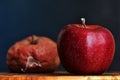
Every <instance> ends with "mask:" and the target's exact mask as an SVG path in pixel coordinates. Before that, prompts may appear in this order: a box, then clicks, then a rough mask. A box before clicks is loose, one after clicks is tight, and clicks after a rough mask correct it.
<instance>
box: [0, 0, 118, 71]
mask: <svg viewBox="0 0 120 80" xmlns="http://www.w3.org/2000/svg"><path fill="white" fill-rule="evenodd" d="M119 4H120V0H0V71H3V72H5V71H8V68H7V65H6V53H7V50H8V49H9V47H10V46H11V45H12V44H13V43H14V42H16V41H18V40H21V39H23V38H25V37H27V36H29V35H32V34H35V35H41V36H47V37H50V38H52V39H53V40H55V41H57V36H58V34H59V32H60V30H61V29H62V28H63V27H64V26H65V25H67V24H71V23H81V21H80V18H81V17H85V18H86V21H87V22H86V24H98V25H101V26H104V27H106V28H108V29H110V30H111V32H112V33H113V35H114V38H115V41H116V51H115V56H114V60H113V62H112V64H111V66H110V68H109V69H108V71H120V62H119V61H120V5H119ZM59 70H64V69H63V67H62V66H60V67H59Z"/></svg>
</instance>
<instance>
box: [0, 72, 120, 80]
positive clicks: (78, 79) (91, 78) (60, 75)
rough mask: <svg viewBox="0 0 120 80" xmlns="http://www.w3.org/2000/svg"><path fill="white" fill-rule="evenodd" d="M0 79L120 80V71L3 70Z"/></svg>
mask: <svg viewBox="0 0 120 80" xmlns="http://www.w3.org/2000/svg"><path fill="white" fill-rule="evenodd" d="M0 80H120V72H109V73H104V74H102V75H74V74H70V73H67V72H55V73H51V74H40V73H39V74H32V73H29V74H25V73H24V74H23V73H6V72H5V73H4V72H1V73H0Z"/></svg>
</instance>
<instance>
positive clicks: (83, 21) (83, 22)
mask: <svg viewBox="0 0 120 80" xmlns="http://www.w3.org/2000/svg"><path fill="white" fill-rule="evenodd" d="M81 21H82V24H83V26H84V28H86V24H85V18H81Z"/></svg>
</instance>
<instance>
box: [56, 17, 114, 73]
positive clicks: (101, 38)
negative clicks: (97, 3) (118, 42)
mask: <svg viewBox="0 0 120 80" xmlns="http://www.w3.org/2000/svg"><path fill="white" fill-rule="evenodd" d="M81 20H82V23H83V24H69V25H67V26H65V27H64V28H63V29H62V30H61V32H60V34H59V37H58V53H59V56H60V60H61V63H62V65H63V67H64V68H65V69H66V70H67V71H68V72H71V73H75V74H102V73H103V72H105V71H106V70H107V69H108V68H109V66H110V64H111V62H112V60H113V56H114V52H115V40H114V37H113V35H112V33H111V32H110V30H108V29H107V28H105V27H102V26H99V25H86V24H85V19H84V18H81Z"/></svg>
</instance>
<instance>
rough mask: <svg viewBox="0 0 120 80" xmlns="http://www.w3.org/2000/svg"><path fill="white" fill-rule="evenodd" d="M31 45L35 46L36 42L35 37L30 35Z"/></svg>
mask: <svg viewBox="0 0 120 80" xmlns="http://www.w3.org/2000/svg"><path fill="white" fill-rule="evenodd" d="M31 44H37V40H36V39H35V35H32V41H31Z"/></svg>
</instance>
